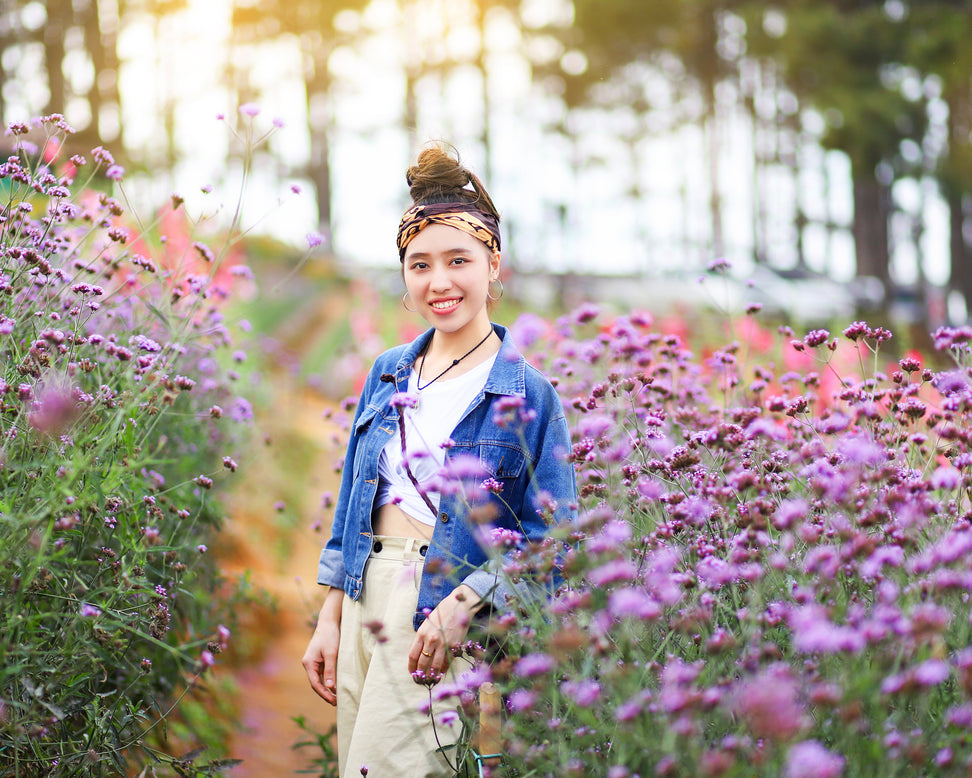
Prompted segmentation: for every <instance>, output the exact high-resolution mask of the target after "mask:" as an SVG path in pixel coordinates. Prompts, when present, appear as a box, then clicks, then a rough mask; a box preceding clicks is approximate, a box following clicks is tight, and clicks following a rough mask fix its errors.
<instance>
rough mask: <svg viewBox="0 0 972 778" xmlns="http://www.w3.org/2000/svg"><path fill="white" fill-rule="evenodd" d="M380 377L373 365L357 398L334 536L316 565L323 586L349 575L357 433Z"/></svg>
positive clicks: (338, 582)
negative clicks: (349, 526)
mask: <svg viewBox="0 0 972 778" xmlns="http://www.w3.org/2000/svg"><path fill="white" fill-rule="evenodd" d="M377 380H378V378H377V376H376V368H375V367H372V369H371V372H370V373H369V374H368V377H367V379H365V385H364V388H363V389H362V390H361V396H360V397H359V398H358V407H357V408H356V409H355V413H354V419H353V421H352V423H351V435H350V438H349V440H348V448H347V452H346V453H345V456H344V467H343V468H342V471H341V488H340V490H339V491H338V499H337V504H336V505H335V507H334V520H333V521H332V522H331V537H330V539H329V540H328V541H327V544H326V545H325V546H324V548H323V549H321V557H320V561H319V562H318V565H317V583H319V584H321V585H322V586H334V587H337V588H343V587H344V579H345V577H346V574H347V573H346V570H345V566H344V552H343V544H344V531H345V525H346V523H347V520H348V505H349V503H350V500H351V487H352V485H353V483H354V456H355V452H356V450H357V446H358V436H357V435H356V434H355V430H356V429H357V426H358V420H359V419H360V418H361V414H362V413H363V412H364V409H365V407H366V406H367V404H368V398H369V397H370V396H371V393H372V391H373V390H374V386H375V384H376V382H377Z"/></svg>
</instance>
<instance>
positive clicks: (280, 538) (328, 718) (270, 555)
mask: <svg viewBox="0 0 972 778" xmlns="http://www.w3.org/2000/svg"><path fill="white" fill-rule="evenodd" d="M287 384H288V382H287V381H286V380H280V381H277V380H275V383H274V388H275V396H274V411H273V416H272V417H271V418H268V419H265V420H264V421H265V426H264V428H265V429H269V430H270V432H271V434H272V436H273V439H274V440H273V442H272V443H271V444H270V445H269V446H267V447H265V448H264V449H263V451H262V453H261V455H260V457H259V461H257V462H251V463H250V464H249V466H248V468H245V469H244V468H241V470H240V472H239V473H238V475H241V476H242V477H243V478H244V479H245V483H244V485H243V486H242V487H238V488H237V489H236V490H235V491H234V493H233V494H232V495H231V497H230V499H229V501H228V511H227V513H228V516H229V520H228V522H227V525H226V532H225V535H226V538H225V540H226V547H227V549H229V552H228V553H227V554H226V555H225V556H224V559H225V562H224V568H225V569H226V572H227V574H229V575H234V576H235V575H236V574H237V573H240V572H244V571H248V573H249V576H250V580H251V581H252V583H253V585H254V586H255V587H257V588H258V589H261V590H264V591H266V592H267V593H268V594H269V595H271V596H272V597H273V599H274V600H275V602H276V608H275V610H270V609H267V610H265V611H258V612H255V613H253V614H248V615H245V616H243V617H242V621H243V630H244V631H245V632H246V633H247V634H244V635H238V636H234V640H236V639H239V640H242V641H244V644H245V645H246V646H249V647H253V646H257V647H258V648H259V652H258V653H257V656H258V659H257V661H256V662H252V661H251V662H239V661H234V660H233V657H232V654H231V653H229V654H228V655H227V657H226V659H227V662H226V664H225V665H224V666H223V667H222V668H221V670H220V672H222V673H226V674H228V675H230V676H232V678H233V679H234V680H235V682H236V684H237V686H238V687H239V689H240V692H241V695H240V699H239V706H240V710H241V718H242V724H243V727H244V730H243V732H242V733H241V734H240V735H239V736H238V737H237V738H236V740H235V742H234V743H233V744H232V747H231V755H232V756H233V757H234V758H239V759H243V760H244V761H243V764H242V765H240V766H238V767H235V768H234V769H233V770H232V775H233V776H234V778H268V777H269V776H284V775H293V774H294V773H295V772H296V771H297V770H299V769H302V768H306V767H308V764H309V760H310V758H312V757H314V756H319V755H320V751H319V750H318V749H316V748H315V749H304V750H301V751H295V750H294V749H293V746H294V744H295V743H296V742H297V741H298V740H302V739H305V737H304V735H303V733H301V732H300V730H299V728H298V727H297V725H296V724H295V723H294V721H293V717H295V716H303V717H305V719H306V720H307V722H308V725H309V726H310V727H312V728H313V730H314V731H316V732H327V731H328V730H329V729H330V727H331V725H332V723H333V721H334V710H333V709H332V708H330V707H329V706H328V705H327V704H325V703H324V702H323V701H322V700H320V699H319V698H318V697H317V696H316V695H315V694H314V693H313V691H311V689H310V686H309V685H308V683H307V677H306V675H305V673H304V670H303V668H302V667H301V665H300V658H301V656H302V655H303V653H304V648H305V647H306V644H307V639H308V638H309V636H310V626H309V621H308V620H309V617H310V616H311V614H312V612H313V611H314V610H316V607H317V606H319V604H320V601H321V595H322V590H321V588H320V587H319V586H318V585H317V583H316V581H315V578H316V573H317V561H318V556H319V554H320V549H321V546H322V544H323V543H324V542H325V540H326V538H327V530H328V527H327V526H326V524H325V526H323V527H322V528H321V530H320V531H319V532H315V531H314V530H312V529H311V524H312V523H313V522H314V521H315V520H316V519H319V518H322V517H324V516H325V514H324V511H322V510H321V509H320V498H321V494H322V493H323V492H324V491H326V490H330V491H333V492H335V493H336V492H337V479H338V476H337V475H336V474H334V472H333V461H334V457H335V449H336V446H335V445H334V444H333V442H332V438H333V436H334V433H335V432H336V431H337V428H336V425H334V424H333V423H331V422H327V421H325V420H324V418H323V416H322V413H323V411H324V410H326V409H327V408H328V404H327V403H326V402H325V401H324V400H323V399H322V398H321V397H320V396H319V395H316V394H314V393H313V392H309V391H306V390H301V389H298V388H295V387H293V386H288V385H287ZM295 451H296V452H299V453H300V458H301V460H304V459H305V458H309V460H307V461H305V462H304V466H303V467H302V468H301V470H302V471H303V472H306V473H308V474H310V475H308V476H307V477H306V483H296V484H295V483H294V480H295V478H297V479H298V480H299V481H303V480H305V479H304V478H303V477H299V475H298V473H299V471H295V470H293V469H292V468H291V467H289V465H288V463H289V462H290V461H291V460H292V459H293V456H294V453H295ZM245 470H248V471H249V472H245ZM282 491H285V492H286V493H287V494H289V495H290V497H291V500H289V501H288V507H287V509H286V514H281V513H278V512H277V511H276V510H275V509H274V503H275V502H276V501H277V500H278V499H279V496H280V494H281V492H282ZM285 515H290V516H292V517H293V516H295V517H296V527H294V526H292V524H291V525H290V526H286V522H285V521H284V520H283V516H285ZM231 644H232V641H231ZM231 651H232V649H231Z"/></svg>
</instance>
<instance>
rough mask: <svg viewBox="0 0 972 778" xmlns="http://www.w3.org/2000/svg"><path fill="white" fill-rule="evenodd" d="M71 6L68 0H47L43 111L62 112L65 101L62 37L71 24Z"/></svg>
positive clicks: (46, 112)
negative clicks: (46, 92) (44, 98)
mask: <svg viewBox="0 0 972 778" xmlns="http://www.w3.org/2000/svg"><path fill="white" fill-rule="evenodd" d="M72 17H73V8H72V6H71V1H70V0H49V2H48V3H47V24H46V25H45V26H44V67H45V69H46V71H47V89H48V99H47V105H46V106H44V109H43V113H45V114H51V113H62V112H63V111H64V110H65V105H66V103H67V84H66V82H65V80H64V54H65V50H64V38H65V33H66V32H67V30H68V28H69V27H70V26H71V23H72Z"/></svg>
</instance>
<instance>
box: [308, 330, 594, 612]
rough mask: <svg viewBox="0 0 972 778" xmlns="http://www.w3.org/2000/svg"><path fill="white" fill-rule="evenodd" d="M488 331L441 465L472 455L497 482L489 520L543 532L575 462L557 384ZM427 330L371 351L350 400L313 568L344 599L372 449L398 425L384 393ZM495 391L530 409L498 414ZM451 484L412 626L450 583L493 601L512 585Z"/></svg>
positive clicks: (533, 536)
mask: <svg viewBox="0 0 972 778" xmlns="http://www.w3.org/2000/svg"><path fill="white" fill-rule="evenodd" d="M493 330H494V331H495V332H496V333H497V335H499V337H500V338H501V339H502V344H501V346H500V350H499V354H498V355H497V357H496V361H495V362H494V364H493V367H492V368H491V369H490V372H489V375H488V377H487V379H486V385H485V386H484V388H483V391H482V392H480V394H479V395H478V396H477V397H476V398H475V399H474V400H473V401H472V403H471V404H470V406H469V408H468V409H467V410H466V412H465V413H464V415H463V416H462V418H461V419H460V421H459V423H458V425H457V426H456V428H455V429H454V430H453V432H452V435H451V438H452V441H453V443H454V445H452V446H451V447H450V448H449V449H448V450H447V451H446V468H448V467H449V463H450V461H451V460H454V459H455V458H456V457H459V456H474V457H476V458H477V459H478V460H479V462H480V464H481V465H482V466H483V470H484V472H485V474H486V476H484V477H492V478H494V479H496V480H497V481H499V483H500V484H502V490H501V492H500V493H499V495H498V496H497V495H495V494H492V493H490V494H489V500H490V502H491V503H492V507H493V508H495V516H494V517H493V518H491V520H490V523H491V525H493V526H495V527H500V528H505V529H509V530H514V531H516V532H519V533H520V534H522V535H523V536H524V537H525V538H526V539H527V540H529V541H537V540H540V539H541V538H542V537H543V536H544V534H545V532H546V527H547V523H546V521H545V519H544V517H543V516H542V511H543V509H544V507H547V508H549V507H551V506H552V507H553V517H554V521H558V522H559V521H564V520H566V519H568V518H570V517H571V516H573V514H574V511H575V510H576V503H577V487H576V483H575V480H574V469H573V466H572V465H571V464H570V463H569V462H568V461H567V459H566V457H567V454H568V453H569V452H570V435H569V432H568V429H567V421H566V419H565V417H564V410H563V406H562V404H561V402H560V398H559V396H558V395H557V392H556V390H555V389H554V388H553V386H552V385H551V384H550V382H549V381H548V380H547V379H546V378H545V377H544V376H543V375H542V374H541V373H540V372H539V371H538V370H536V369H535V368H534V367H533V366H531V365H529V364H527V362H526V360H525V359H524V358H523V356H522V355H521V354H520V352H519V351H518V350H517V349H516V346H514V345H513V340H512V338H511V337H510V335H509V333H508V332H507V330H506V328H505V327H501V326H500V325H498V324H493ZM432 332H433V330H428V331H427V332H425V333H423V334H422V335H420V336H419V337H418V338H416V339H415V340H414V341H413V342H412V343H410V344H405V345H401V346H398V347H396V348H393V349H390V350H388V351H386V352H385V353H384V354H382V355H381V356H380V357H378V359H377V360H376V361H375V364H374V366H373V367H372V369H371V372H370V373H369V374H368V378H367V380H366V381H365V385H364V389H363V390H362V393H361V398H360V400H359V401H358V407H357V410H356V412H355V417H354V422H353V427H352V432H351V439H350V441H349V443H348V450H347V456H346V457H345V460H344V470H343V474H342V477H341V490H340V493H339V495H338V500H337V505H336V507H335V512H334V522H333V524H332V527H331V538H330V540H328V542H327V545H326V546H325V547H324V549H323V550H322V552H321V558H320V565H319V568H318V575H317V582H318V583H319V584H323V585H327V586H334V587H341V588H343V589H344V591H345V592H346V593H347V595H348V596H349V597H351V599H353V600H357V599H358V598H360V597H361V590H362V586H363V580H364V568H365V565H366V564H367V561H368V554H369V553H370V551H371V546H372V527H371V515H372V510H373V507H374V502H375V494H376V492H377V488H378V456H379V454H380V453H381V450H382V448H383V447H384V445H385V443H386V442H388V439H389V438H390V437H391V436H392V435H397V434H398V409H397V408H394V407H392V405H391V404H390V402H389V401H390V399H391V397H392V395H393V394H395V393H396V392H404V391H406V390H407V386H408V377H409V373H410V371H411V369H412V365H413V363H414V362H415V360H416V358H417V357H418V355H419V354H421V352H422V350H423V348H424V347H425V345H426V344H427V343H428V341H429V339H430V338H431V336H432ZM383 375H385V376H386V377H385V379H384V380H382V376H383ZM391 376H394V381H391V380H390V378H391ZM502 397H519V398H523V400H524V404H523V408H524V409H529V410H532V412H533V413H530V414H527V416H528V418H527V420H526V421H525V422H523V423H514V424H509V425H505V424H500V423H497V421H496V420H495V419H494V407H493V406H494V405H495V403H496V402H497V400H498V399H499V398H502ZM530 417H532V418H530ZM452 492H453V490H448V489H446V490H443V493H442V496H441V500H440V504H439V515H438V520H437V521H436V523H435V527H434V529H433V532H432V539H431V541H430V543H429V548H428V552H427V553H426V556H425V567H424V569H423V573H422V580H421V585H420V588H419V597H418V605H417V607H416V613H415V617H414V626H415V628H416V629H418V627H419V625H420V624H421V623H422V621H423V620H424V619H425V618H426V616H427V615H428V614H429V613H430V612H431V611H432V609H433V608H435V606H436V605H438V603H439V602H440V601H441V600H442V599H443V598H444V597H446V596H447V595H448V594H449V593H450V592H451V591H452V590H453V589H454V588H455V587H456V586H457V585H458V584H459V583H465V584H466V585H468V586H469V587H470V588H472V589H473V591H475V592H476V594H478V595H479V596H480V597H482V598H483V599H484V600H486V601H487V602H488V603H489V604H490V605H491V606H493V607H495V608H502V607H503V606H504V603H505V601H506V597H507V596H508V595H509V594H510V593H511V587H510V584H509V581H508V579H507V578H505V577H504V576H503V575H502V574H501V573H500V572H498V571H497V570H494V569H492V568H493V567H495V566H493V565H489V564H487V560H488V557H487V554H486V553H485V552H484V551H483V549H482V548H481V547H480V545H479V544H478V543H477V541H476V536H475V534H474V530H475V527H474V526H473V525H472V522H470V521H469V520H468V516H467V515H466V514H467V513H468V505H467V503H466V502H465V501H464V499H463V498H462V496H461V495H458V494H453V493H452ZM446 571H447V572H448V574H445V572H446Z"/></svg>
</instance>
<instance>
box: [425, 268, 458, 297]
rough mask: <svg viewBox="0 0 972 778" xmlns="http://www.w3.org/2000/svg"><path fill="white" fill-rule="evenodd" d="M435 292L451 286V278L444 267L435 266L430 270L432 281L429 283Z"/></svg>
mask: <svg viewBox="0 0 972 778" xmlns="http://www.w3.org/2000/svg"><path fill="white" fill-rule="evenodd" d="M429 286H430V287H431V288H432V290H433V291H435V292H441V291H444V290H446V289H450V288H451V287H452V278H450V276H449V271H448V270H446V269H445V268H436V269H434V270H433V271H432V282H431V283H430V284H429Z"/></svg>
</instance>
